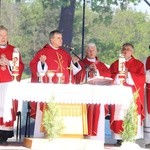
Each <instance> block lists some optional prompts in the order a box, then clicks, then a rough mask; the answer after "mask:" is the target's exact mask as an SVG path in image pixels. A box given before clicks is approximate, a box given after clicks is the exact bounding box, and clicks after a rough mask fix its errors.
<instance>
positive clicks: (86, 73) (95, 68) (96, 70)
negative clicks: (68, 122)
mask: <svg viewBox="0 0 150 150" xmlns="http://www.w3.org/2000/svg"><path fill="white" fill-rule="evenodd" d="M97 53H98V51H97V47H96V45H95V43H88V44H87V46H86V49H85V58H84V59H83V60H79V61H78V59H74V60H75V61H76V62H75V61H74V64H75V65H74V69H73V71H74V75H75V82H76V83H77V84H82V83H86V82H87V80H88V79H92V78H94V77H100V76H101V77H108V78H109V77H111V74H110V71H109V69H108V67H107V66H106V65H105V64H104V63H103V62H102V61H100V60H99V59H98V57H97ZM85 92H86V91H85ZM100 107H101V105H100V104H88V105H87V111H88V136H97V132H98V123H99V118H100ZM107 113H108V105H106V106H105V115H106V114H107Z"/></svg>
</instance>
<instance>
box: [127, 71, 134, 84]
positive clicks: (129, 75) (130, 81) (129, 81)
mask: <svg viewBox="0 0 150 150" xmlns="http://www.w3.org/2000/svg"><path fill="white" fill-rule="evenodd" d="M126 82H127V83H128V84H130V85H135V84H134V81H133V79H132V76H131V73H130V72H128V78H127V79H126Z"/></svg>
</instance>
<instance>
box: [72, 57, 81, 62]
mask: <svg viewBox="0 0 150 150" xmlns="http://www.w3.org/2000/svg"><path fill="white" fill-rule="evenodd" d="M79 57H80V56H79ZM79 60H80V59H79V58H78V57H76V56H72V62H73V64H75V63H77V62H78V61H79Z"/></svg>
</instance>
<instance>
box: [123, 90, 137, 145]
mask: <svg viewBox="0 0 150 150" xmlns="http://www.w3.org/2000/svg"><path fill="white" fill-rule="evenodd" d="M138 96H139V94H138V90H137V91H136V92H134V94H133V100H132V101H131V103H130V106H129V108H128V110H127V113H126V115H125V118H124V121H123V131H122V132H121V137H122V139H123V141H129V142H135V136H136V134H137V125H138V112H137V104H136V100H137V98H138Z"/></svg>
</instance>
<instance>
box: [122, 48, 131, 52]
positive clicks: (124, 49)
mask: <svg viewBox="0 0 150 150" xmlns="http://www.w3.org/2000/svg"><path fill="white" fill-rule="evenodd" d="M122 51H127V52H130V51H132V49H128V48H123V49H122Z"/></svg>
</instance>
